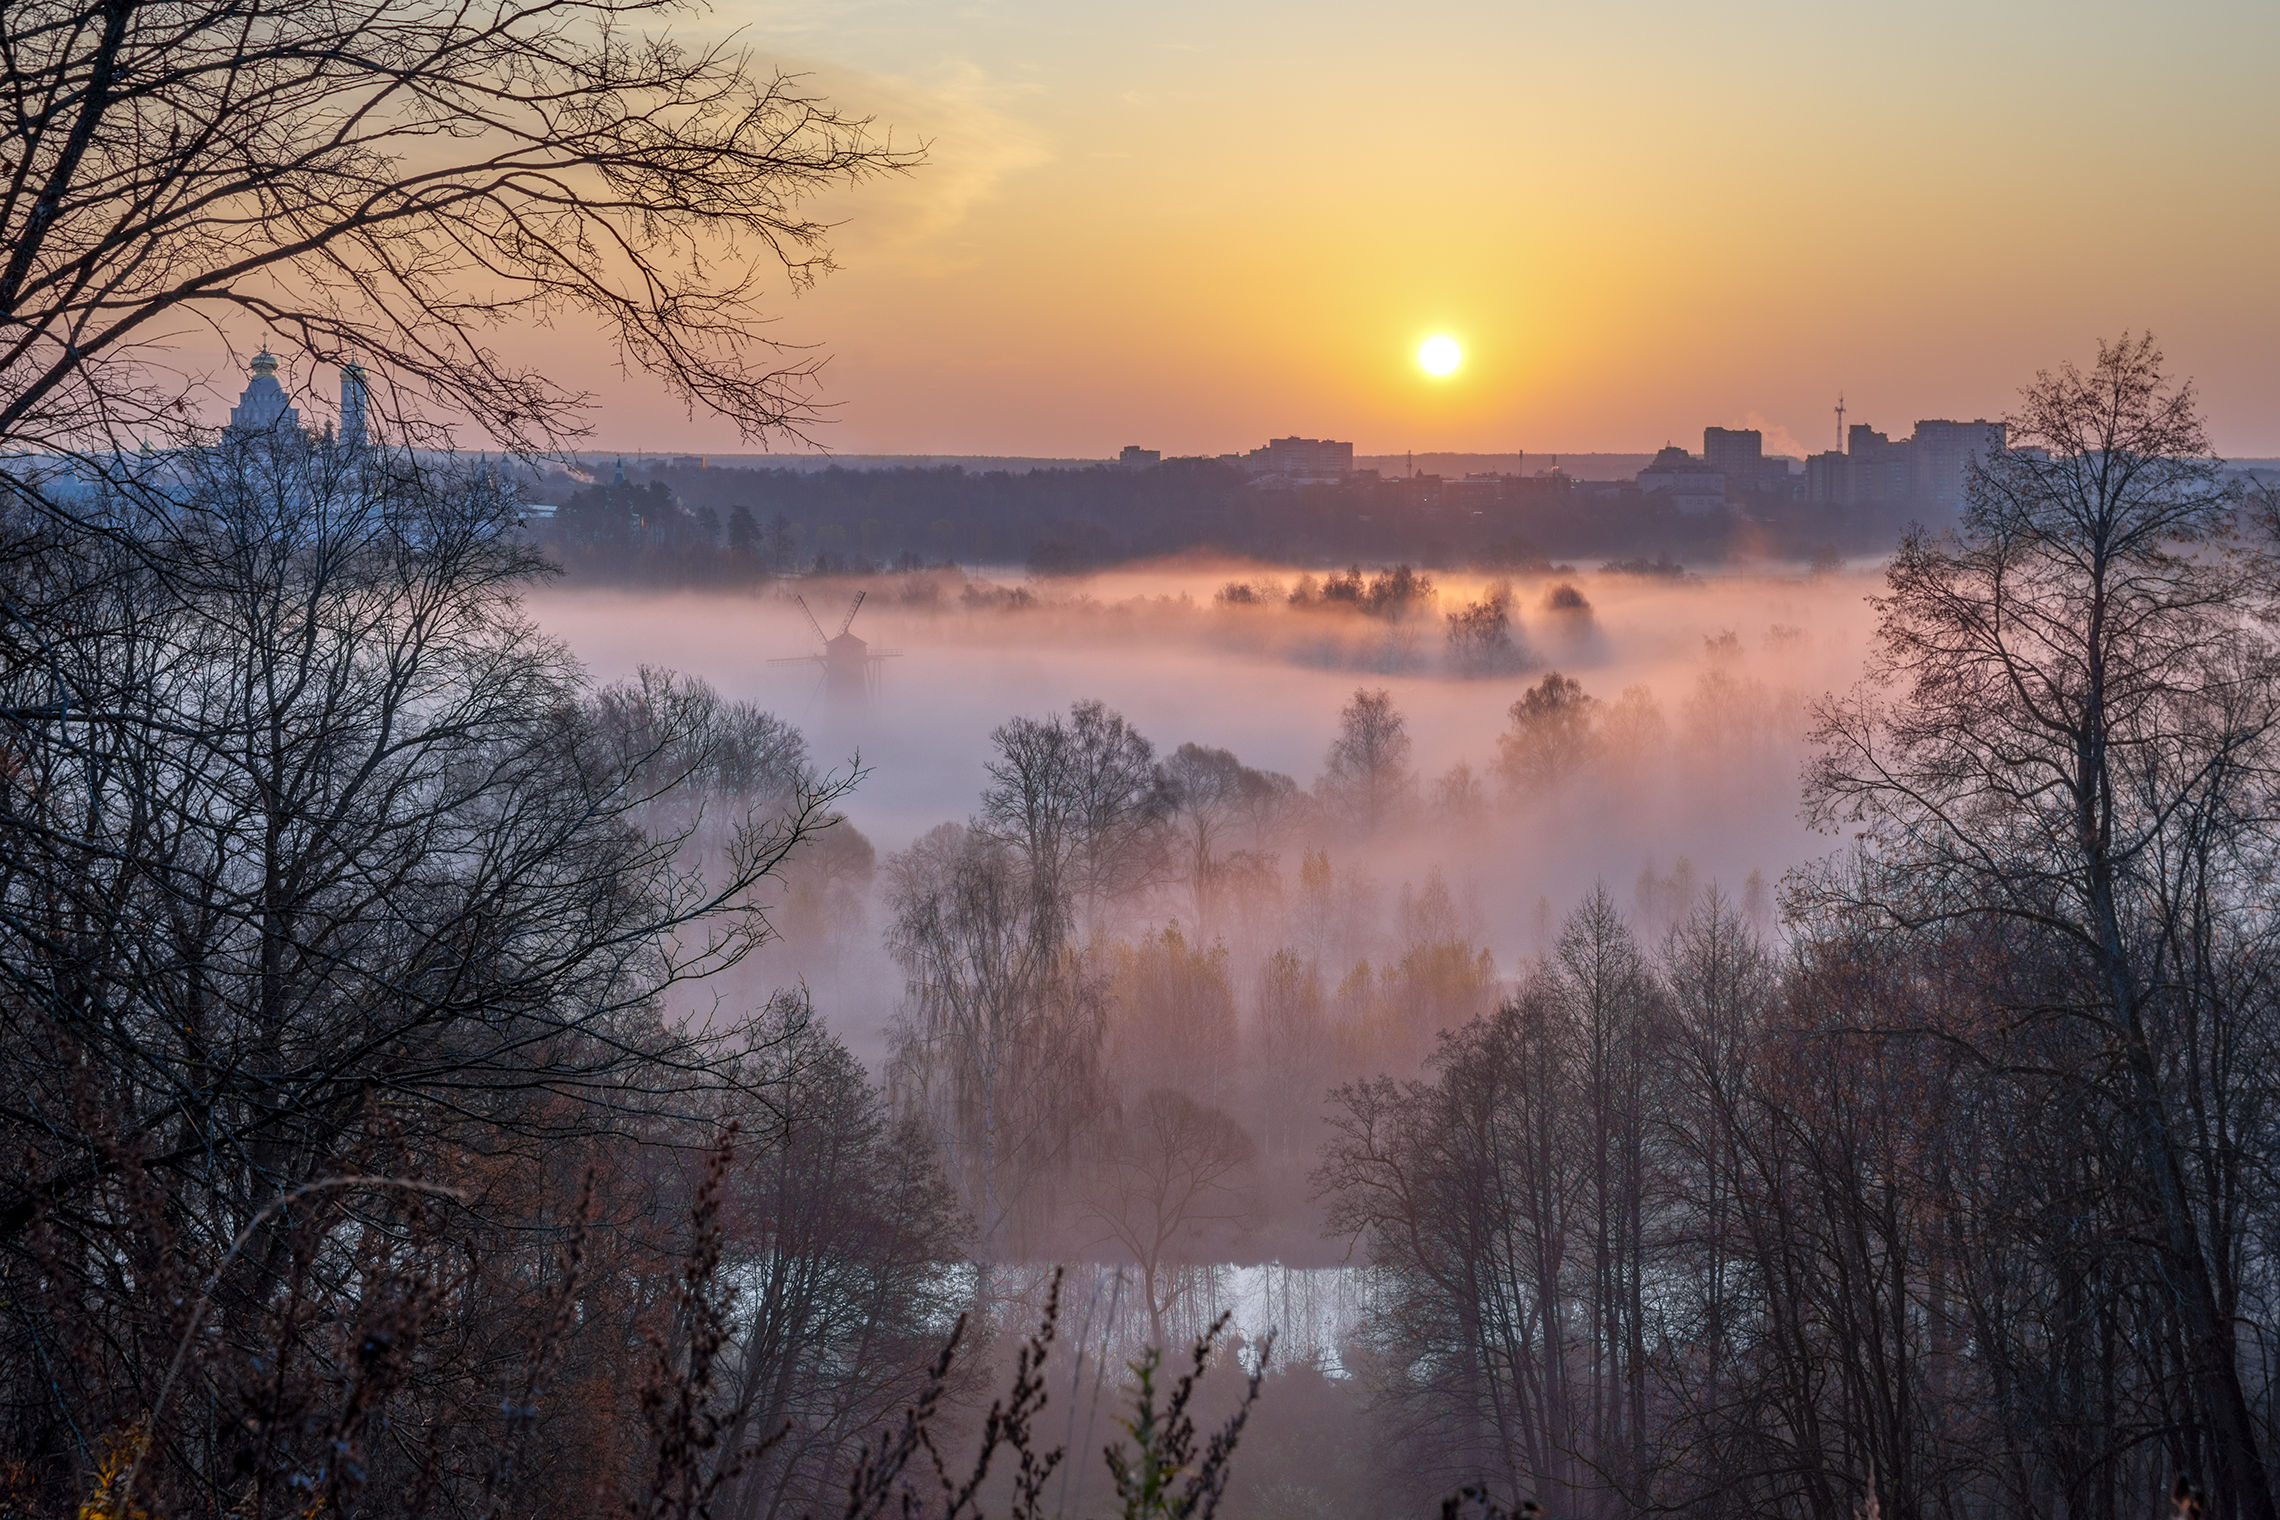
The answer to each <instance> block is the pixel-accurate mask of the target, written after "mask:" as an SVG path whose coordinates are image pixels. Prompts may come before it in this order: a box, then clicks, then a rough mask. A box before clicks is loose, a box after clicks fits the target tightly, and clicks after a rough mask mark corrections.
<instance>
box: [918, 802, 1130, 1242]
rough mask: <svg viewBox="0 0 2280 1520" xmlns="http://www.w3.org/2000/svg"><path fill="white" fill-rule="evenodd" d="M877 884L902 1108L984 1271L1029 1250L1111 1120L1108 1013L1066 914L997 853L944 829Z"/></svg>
mask: <svg viewBox="0 0 2280 1520" xmlns="http://www.w3.org/2000/svg"><path fill="white" fill-rule="evenodd" d="M886 874H887V881H888V903H889V906H890V908H891V909H892V911H893V913H894V915H895V917H894V923H893V926H892V927H891V928H890V930H889V931H888V941H887V942H888V946H889V949H890V950H891V951H892V953H893V954H894V956H895V958H896V959H897V961H899V962H900V963H901V965H902V967H903V970H904V973H905V975H906V976H907V978H908V1003H907V1005H906V1010H905V1015H904V1018H903V1021H902V1023H901V1026H900V1027H899V1028H898V1030H897V1032H896V1051H895V1081H896V1086H897V1093H896V1098H897V1102H898V1103H899V1104H900V1105H901V1106H902V1107H903V1108H904V1109H905V1111H907V1112H914V1113H918V1114H921V1115H923V1116H924V1117H925V1119H926V1121H927V1123H928V1126H929V1128H930V1129H931V1131H932V1133H933V1134H934V1136H935V1141H936V1144H937V1145H939V1146H940V1147H941V1150H942V1154H943V1158H944V1164H945V1167H946V1169H947V1170H948V1172H949V1174H950V1177H951V1179H952V1181H953V1182H954V1183H955V1184H956V1186H957V1187H958V1189H959V1193H960V1196H961V1198H962V1199H963V1201H964V1203H965V1206H966V1210H967V1212H968V1215H969V1216H970V1217H971V1218H972V1219H973V1221H974V1230H975V1235H976V1243H977V1246H978V1249H979V1250H980V1252H981V1253H982V1258H983V1265H984V1266H985V1267H987V1266H989V1265H990V1264H991V1263H993V1262H995V1261H999V1260H1004V1259H1008V1258H1009V1257H1011V1256H1013V1255H1015V1254H1017V1253H1018V1252H1019V1251H1020V1250H1022V1249H1026V1248H1027V1247H1028V1246H1029V1245H1030V1244H1031V1243H1033V1242H1034V1240H1035V1239H1036V1238H1037V1235H1038V1232H1039V1231H1040V1230H1041V1229H1042V1228H1043V1226H1044V1224H1045V1222H1046V1220H1047V1218H1048V1217H1049V1215H1050V1212H1051V1204H1052V1202H1053V1199H1052V1193H1051V1188H1052V1185H1053V1184H1054V1182H1055V1180H1056V1179H1057V1178H1058V1177H1059V1176H1060V1175H1061V1173H1062V1170H1063V1168H1064V1167H1065V1166H1066V1164H1067V1162H1068V1160H1069V1158H1070V1155H1071V1151H1072V1148H1073V1147H1074V1146H1075V1144H1076V1143H1077V1141H1078V1139H1079V1138H1080V1137H1081V1136H1082V1135H1083V1134H1084V1133H1085V1132H1086V1131H1087V1129H1088V1128H1089V1127H1090V1126H1091V1125H1092V1124H1093V1122H1094V1121H1095V1120H1096V1119H1097V1118H1098V1117H1099V1115H1100V1113H1101V1111H1102V1109H1103V1107H1104V1106H1105V1091H1104V1086H1103V1082H1102V1072H1101V1044H1102V1033H1103V1022H1104V1019H1105V1014H1106V1000H1105V997H1104V995H1103V990H1102V989H1101V987H1100V986H1099V984H1098V980H1097V977H1096V974H1095V973H1094V972H1093V971H1092V969H1091V968H1089V967H1087V966H1086V965H1085V964H1084V962H1083V960H1082V958H1081V957H1080V956H1079V955H1078V954H1077V953H1076V952H1075V951H1074V950H1073V949H1072V948H1071V947H1070V946H1069V944H1068V941H1067V939H1066V937H1065V935H1064V932H1063V923H1064V920H1065V913H1066V910H1065V908H1064V907H1062V906H1060V905H1059V904H1058V903H1056V902H1055V901H1053V900H1052V899H1050V898H1048V897H1046V896H1045V894H1043V893H1042V892H1041V889H1040V888H1039V887H1038V886H1037V885H1036V883H1035V882H1034V880H1033V879H1031V877H1030V875H1029V873H1028V869H1027V867H1026V864H1025V861H1024V858H1023V857H1022V855H1021V854H1020V853H1019V852H1018V851H1017V850H1016V849H1015V848H1014V847H1013V846H1012V845H1009V844H1007V843H1006V842H1005V841H1004V840H1002V839H999V838H997V837H995V836H994V835H990V834H986V833H983V832H981V831H979V830H976V829H969V828H966V827H964V826H962V825H959V824H944V825H942V826H941V827H939V828H937V829H935V830H934V831H933V832H932V833H929V834H927V835H925V836H923V837H922V838H920V839H919V840H918V841H917V842H916V843H915V844H913V845H912V846H911V847H910V849H908V850H906V851H904V852H902V853H901V854H899V855H895V856H892V857H890V858H889V859H888V862H887V868H886ZM1041 903H1042V905H1041Z"/></svg>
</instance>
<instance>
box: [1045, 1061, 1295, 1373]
mask: <svg viewBox="0 0 2280 1520" xmlns="http://www.w3.org/2000/svg"><path fill="white" fill-rule="evenodd" d="M1257 1155H1258V1147H1257V1146H1256V1145H1255V1144H1254V1143H1253V1142H1252V1140H1251V1137H1250V1136H1249V1135H1248V1134H1246V1133H1245V1132H1244V1130H1243V1126H1242V1125H1240V1124H1238V1123H1236V1122H1235V1119H1234V1118H1233V1116H1231V1115H1229V1114H1228V1113H1227V1112H1226V1111H1225V1110H1223V1109H1218V1108H1213V1107H1211V1106H1210V1105H1208V1104H1204V1103H1199V1102H1197V1101H1196V1100H1195V1099H1194V1098H1191V1097H1189V1096H1188V1095H1187V1094H1186V1093H1183V1092H1179V1091H1177V1090H1175V1089H1172V1088H1165V1087H1159V1088H1154V1089H1152V1090H1150V1091H1149V1092H1147V1093H1145V1094H1143V1095H1142V1096H1141V1097H1140V1099H1139V1101H1138V1102H1136V1103H1134V1104H1133V1105H1132V1107H1131V1108H1130V1109H1129V1110H1128V1111H1127V1112H1126V1113H1125V1114H1124V1116H1123V1118H1122V1120H1121V1122H1119V1123H1118V1125H1117V1126H1116V1128H1115V1129H1114V1130H1113V1131H1112V1132H1111V1133H1110V1135H1109V1136H1108V1139H1107V1142H1106V1145H1105V1147H1104V1149H1103V1153H1102V1156H1101V1160H1100V1163H1099V1165H1098V1168H1097V1175H1096V1177H1095V1180H1094V1182H1093V1184H1092V1186H1091V1187H1090V1188H1089V1189H1088V1191H1087V1194H1086V1206H1087V1211H1088V1213H1089V1214H1090V1215H1091V1217H1092V1218H1093V1219H1094V1220H1096V1221H1097V1222H1098V1223H1099V1225H1100V1227H1101V1228H1102V1230H1104V1231H1105V1232H1106V1238H1107V1239H1109V1240H1113V1241H1114V1242H1116V1243H1117V1244H1118V1245H1120V1246H1122V1247H1124V1249H1125V1250H1127V1251H1129V1252H1131V1253H1132V1259H1133V1260H1134V1261H1135V1262H1137V1263H1138V1264H1139V1267H1140V1285H1141V1291H1142V1292H1143V1294H1144V1295H1145V1296H1146V1298H1147V1301H1148V1340H1149V1343H1150V1344H1151V1345H1157V1346H1160V1345H1162V1344H1163V1340H1164V1316H1165V1314H1166V1313H1167V1312H1168V1311H1169V1310H1170V1309H1171V1308H1172V1306H1173V1304H1174V1302H1175V1301H1176V1299H1177V1296H1178V1295H1177V1294H1176V1293H1175V1292H1174V1291H1172V1288H1171V1285H1170V1284H1169V1282H1168V1281H1167V1278H1168V1277H1169V1276H1170V1275H1171V1269H1172V1268H1173V1266H1174V1265H1175V1263H1177V1262H1179V1261H1182V1260H1187V1259H1191V1258H1190V1256H1189V1254H1188V1252H1189V1250H1190V1249H1191V1248H1192V1247H1194V1246H1195V1245H1197V1244H1198V1243H1200V1242H1201V1241H1202V1239H1203V1237H1204V1236H1205V1233H1206V1231H1207V1230H1210V1229H1212V1227H1214V1226H1218V1227H1222V1228H1230V1227H1240V1226H1242V1225H1244V1224H1247V1223H1249V1222H1251V1221H1252V1220H1254V1219H1255V1218H1256V1217H1257V1215H1258V1203H1257V1200H1256V1199H1255V1198H1254V1197H1253V1196H1252V1193H1251V1190H1250V1188H1249V1187H1248V1186H1246V1185H1245V1184H1246V1183H1247V1182H1248V1181H1249V1178H1248V1175H1247V1169H1248V1168H1249V1167H1250V1165H1251V1164H1252V1162H1253V1161H1254V1159H1256V1157H1257Z"/></svg>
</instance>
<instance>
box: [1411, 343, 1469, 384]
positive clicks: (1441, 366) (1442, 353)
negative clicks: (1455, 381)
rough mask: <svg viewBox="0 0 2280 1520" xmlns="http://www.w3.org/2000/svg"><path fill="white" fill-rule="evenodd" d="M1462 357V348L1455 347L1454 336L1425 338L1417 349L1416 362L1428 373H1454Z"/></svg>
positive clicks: (1463, 354)
mask: <svg viewBox="0 0 2280 1520" xmlns="http://www.w3.org/2000/svg"><path fill="white" fill-rule="evenodd" d="M1464 358H1465V353H1464V350H1463V349H1461V348H1459V347H1457V340H1456V339H1454V338H1447V337H1435V338H1427V339H1426V340H1425V341H1424V342H1423V343H1422V344H1420V345H1419V346H1418V349H1417V362H1418V363H1419V364H1420V365H1422V366H1424V369H1425V373H1426V374H1428V375H1448V374H1454V373H1455V372H1456V368H1457V366H1458V365H1459V364H1462V363H1463V362H1464Z"/></svg>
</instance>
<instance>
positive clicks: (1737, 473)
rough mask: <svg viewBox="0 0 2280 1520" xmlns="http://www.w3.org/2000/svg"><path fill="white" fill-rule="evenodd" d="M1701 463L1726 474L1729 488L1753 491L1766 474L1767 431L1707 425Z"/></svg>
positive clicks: (1704, 432)
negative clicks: (1765, 432)
mask: <svg viewBox="0 0 2280 1520" xmlns="http://www.w3.org/2000/svg"><path fill="white" fill-rule="evenodd" d="M1702 462H1703V464H1705V465H1707V466H1708V467H1709V468H1711V469H1713V470H1716V471H1717V472H1718V473H1719V474H1720V475H1723V476H1724V477H1726V489H1727V490H1729V491H1754V490H1756V489H1757V488H1758V484H1759V482H1760V481H1761V480H1762V479H1763V478H1764V476H1765V465H1766V459H1765V434H1763V433H1761V432H1759V431H1758V430H1757V429H1756V428H1722V427H1706V428H1704V429H1703V430H1702Z"/></svg>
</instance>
